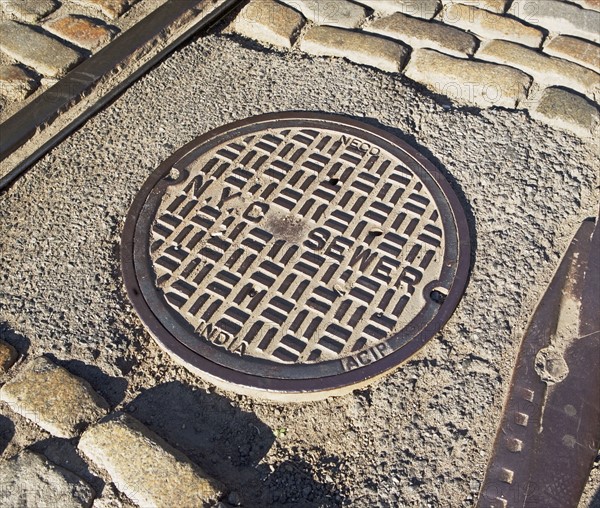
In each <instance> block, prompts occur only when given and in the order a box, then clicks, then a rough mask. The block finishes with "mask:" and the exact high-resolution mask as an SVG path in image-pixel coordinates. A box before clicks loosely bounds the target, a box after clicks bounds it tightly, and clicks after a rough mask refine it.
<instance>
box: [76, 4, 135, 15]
mask: <svg viewBox="0 0 600 508" xmlns="http://www.w3.org/2000/svg"><path fill="white" fill-rule="evenodd" d="M72 1H73V2H74V3H76V4H79V5H83V6H84V7H92V8H95V9H98V10H100V11H101V12H102V13H103V14H104V15H105V16H107V17H108V18H110V19H115V18H118V17H119V16H121V15H122V14H124V13H125V12H126V11H127V10H128V9H129V7H131V5H132V4H134V3H135V2H136V1H137V0H72Z"/></svg>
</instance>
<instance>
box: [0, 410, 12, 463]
mask: <svg viewBox="0 0 600 508" xmlns="http://www.w3.org/2000/svg"><path fill="white" fill-rule="evenodd" d="M14 435H15V424H14V423H13V422H12V421H11V420H9V419H8V418H6V417H5V416H2V415H0V455H2V454H3V453H4V450H6V447H7V446H8V444H9V443H10V442H11V440H12V438H13V436H14Z"/></svg>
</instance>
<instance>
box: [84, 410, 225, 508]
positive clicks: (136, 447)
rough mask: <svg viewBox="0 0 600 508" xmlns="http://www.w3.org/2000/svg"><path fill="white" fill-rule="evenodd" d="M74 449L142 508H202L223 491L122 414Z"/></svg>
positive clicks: (96, 428)
mask: <svg viewBox="0 0 600 508" xmlns="http://www.w3.org/2000/svg"><path fill="white" fill-rule="evenodd" d="M79 449H80V450H81V451H82V452H83V453H84V454H85V455H86V456H87V457H88V458H89V459H90V460H91V461H92V462H94V463H95V464H96V465H97V466H99V467H101V468H102V469H105V470H106V471H108V474H109V475H110V477H111V478H112V480H113V482H114V484H115V485H116V486H117V488H118V489H119V490H120V491H122V492H123V493H125V494H126V495H127V496H128V497H129V498H130V499H131V500H132V501H133V502H134V503H136V504H137V505H139V506H142V507H146V506H153V507H164V508H171V507H173V506H181V507H188V506H189V507H193V506H205V505H206V504H207V503H209V502H211V501H215V500H216V499H218V498H219V497H220V496H221V494H222V491H223V487H222V486H221V485H220V484H219V482H217V481H216V480H213V479H212V478H209V477H208V476H207V475H206V474H205V473H204V472H203V471H202V470H201V469H200V468H199V467H198V466H196V465H195V464H194V463H193V462H191V461H190V460H189V459H188V458H187V457H186V456H185V455H183V454H182V453H181V452H180V451H178V450H176V449H174V448H173V447H171V446H170V445H169V444H167V443H166V442H165V441H164V440H162V439H161V438H160V437H159V436H157V435H156V434H154V433H153V432H152V431H150V430H149V429H148V428H147V427H145V426H144V425H143V424H142V423H140V422H139V421H137V420H136V419H134V418H133V417H131V416H129V415H126V414H122V413H118V414H116V415H113V416H111V417H110V418H108V419H107V420H106V421H103V422H100V423H98V424H96V425H94V426H92V427H90V428H89V429H88V430H87V431H86V432H85V433H84V434H83V436H82V437H81V440H80V441H79Z"/></svg>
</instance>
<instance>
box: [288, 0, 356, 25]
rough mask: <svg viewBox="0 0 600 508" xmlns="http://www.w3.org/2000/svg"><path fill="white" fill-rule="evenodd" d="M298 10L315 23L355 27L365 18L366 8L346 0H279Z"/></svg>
mask: <svg viewBox="0 0 600 508" xmlns="http://www.w3.org/2000/svg"><path fill="white" fill-rule="evenodd" d="M280 1H281V2H282V3H284V4H286V5H288V6H290V7H292V8H294V9H296V10H298V11H300V12H301V13H302V14H303V15H304V17H305V18H306V19H309V20H310V21H312V22H313V23H316V24H317V25H330V26H339V27H345V28H356V27H358V26H360V25H361V24H362V23H363V22H364V21H365V19H366V18H367V10H366V9H365V8H364V7H361V6H360V5H358V4H355V3H352V2H348V1H347V0H335V1H334V2H331V1H327V2H323V1H319V0H280Z"/></svg>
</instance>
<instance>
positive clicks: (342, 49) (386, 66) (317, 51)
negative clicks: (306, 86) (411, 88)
mask: <svg viewBox="0 0 600 508" xmlns="http://www.w3.org/2000/svg"><path fill="white" fill-rule="evenodd" d="M300 49H301V50H302V51H305V52H306V53H309V54H311V55H316V56H334V57H341V58H347V59H348V60H351V61H353V62H356V63H359V64H363V65H370V66H372V67H377V68H378V69H381V70H384V71H387V72H398V71H400V70H401V69H402V68H403V67H404V64H405V63H406V60H407V58H408V50H407V49H406V48H405V47H404V46H402V45H400V44H397V43H395V42H393V41H390V40H387V39H384V38H382V37H377V36H374V35H367V34H363V33H359V32H353V31H351V30H344V29H343V28H333V27H326V26H316V27H313V28H311V29H309V30H308V31H307V32H306V34H305V35H304V38H303V39H302V40H301V41H300Z"/></svg>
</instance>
